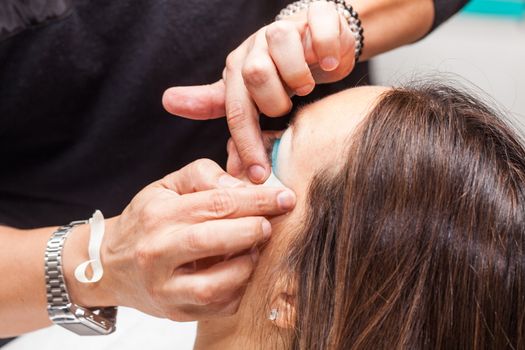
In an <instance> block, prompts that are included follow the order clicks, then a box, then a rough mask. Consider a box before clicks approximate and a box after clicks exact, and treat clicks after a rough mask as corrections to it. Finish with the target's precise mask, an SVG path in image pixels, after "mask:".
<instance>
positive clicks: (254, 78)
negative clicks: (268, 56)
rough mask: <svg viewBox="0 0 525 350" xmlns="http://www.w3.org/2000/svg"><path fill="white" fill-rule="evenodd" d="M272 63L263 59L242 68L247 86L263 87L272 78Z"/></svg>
mask: <svg viewBox="0 0 525 350" xmlns="http://www.w3.org/2000/svg"><path fill="white" fill-rule="evenodd" d="M271 72H272V63H270V62H267V61H266V60H263V59H258V60H254V61H252V62H250V63H247V64H245V65H244V66H243V68H242V76H243V78H244V82H245V83H246V85H250V86H255V87H257V86H261V85H264V84H266V83H267V82H268V81H269V80H270V77H271Z"/></svg>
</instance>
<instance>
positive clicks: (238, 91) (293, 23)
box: [163, 0, 434, 183]
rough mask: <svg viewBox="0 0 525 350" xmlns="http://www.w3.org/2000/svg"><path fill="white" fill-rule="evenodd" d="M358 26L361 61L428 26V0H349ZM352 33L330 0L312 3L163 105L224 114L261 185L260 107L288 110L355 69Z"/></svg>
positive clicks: (184, 112) (197, 115)
mask: <svg viewBox="0 0 525 350" xmlns="http://www.w3.org/2000/svg"><path fill="white" fill-rule="evenodd" d="M351 4H352V6H353V8H354V9H355V10H356V11H357V12H358V14H359V18H360V20H361V22H362V27H363V28H364V36H365V46H364V49H363V52H362V55H361V57H360V60H361V61H364V60H367V59H369V58H371V57H373V56H375V55H378V54H380V53H382V52H386V51H388V50H391V49H393V48H396V47H399V46H402V45H406V44H410V43H412V42H414V41H416V40H418V39H420V38H421V37H423V36H424V35H425V34H426V33H428V31H429V30H430V28H431V26H432V23H433V20H434V4H433V1H432V0H375V1H369V0H354V1H352V2H351ZM354 45H355V42H354V37H353V35H352V34H351V32H350V29H349V26H348V25H347V23H345V22H344V20H343V19H342V17H341V16H340V15H339V14H338V13H337V11H336V9H335V7H334V5H333V3H331V2H323V1H320V2H314V3H312V4H311V5H310V7H309V8H308V10H306V11H303V12H300V13H297V14H296V15H294V16H292V17H289V18H286V19H285V20H281V21H276V22H274V23H272V24H270V25H268V26H265V27H263V28H261V29H260V30H258V31H257V32H256V33H254V34H253V35H252V36H250V37H249V38H248V39H247V40H246V41H244V42H243V43H242V44H241V45H240V46H239V47H238V48H236V49H235V50H233V51H232V52H231V53H230V54H229V55H228V57H227V59H226V67H225V69H224V71H223V77H222V79H221V80H219V81H217V82H216V83H214V84H210V85H201V86H190V87H180V86H179V87H173V88H170V89H168V90H166V92H165V93H164V96H163V105H164V107H165V108H166V110H167V111H168V112H170V113H172V114H175V115H179V116H183V117H187V118H191V119H212V118H220V117H224V116H225V117H226V120H227V122H228V126H229V129H230V132H231V135H232V140H233V144H234V146H235V148H236V152H237V154H238V161H239V166H242V167H243V168H244V169H245V171H246V173H247V175H248V177H249V179H250V180H251V181H252V182H254V183H262V182H263V181H265V180H266V178H267V177H268V176H269V174H270V164H269V163H268V159H267V157H266V153H265V149H264V142H263V140H264V138H263V137H262V132H261V130H260V126H259V113H263V114H265V115H267V116H270V117H278V116H282V115H285V114H287V113H288V112H289V111H290V109H291V107H292V102H291V100H290V97H291V96H293V95H300V96H304V95H308V94H309V93H310V92H311V91H312V90H313V88H314V87H315V85H317V84H323V83H330V82H335V81H339V80H341V79H343V78H345V77H346V76H348V75H349V74H350V73H351V72H352V70H353V69H354V64H355V57H354Z"/></svg>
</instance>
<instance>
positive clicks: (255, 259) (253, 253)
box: [250, 247, 259, 264]
mask: <svg viewBox="0 0 525 350" xmlns="http://www.w3.org/2000/svg"><path fill="white" fill-rule="evenodd" d="M250 257H251V258H252V261H253V263H254V264H257V262H258V261H259V249H257V248H256V247H253V248H252V250H250Z"/></svg>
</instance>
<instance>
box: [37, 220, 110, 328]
mask: <svg viewBox="0 0 525 350" xmlns="http://www.w3.org/2000/svg"><path fill="white" fill-rule="evenodd" d="M87 223H88V221H86V220H83V221H73V222H71V223H70V224H68V225H64V226H61V227H60V228H58V229H57V230H56V231H55V232H54V233H53V235H52V236H51V237H50V238H49V240H48V242H47V247H46V252H45V258H44V261H45V280H46V296H47V312H48V314H49V318H50V319H51V321H53V322H54V323H55V324H57V325H59V326H62V327H64V328H66V329H68V330H70V331H72V332H74V333H77V334H79V335H105V334H109V333H112V332H113V331H114V330H115V323H116V315H117V308H116V307H105V308H92V309H88V308H84V307H82V306H78V305H75V304H73V303H71V300H70V298H69V294H68V292H67V286H66V282H65V280H64V271H63V268H62V250H63V247H64V243H65V241H66V238H67V236H68V234H69V233H70V232H71V230H72V228H73V227H75V226H76V225H81V224H87Z"/></svg>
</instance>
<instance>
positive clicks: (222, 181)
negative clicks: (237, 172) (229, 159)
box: [219, 175, 243, 188]
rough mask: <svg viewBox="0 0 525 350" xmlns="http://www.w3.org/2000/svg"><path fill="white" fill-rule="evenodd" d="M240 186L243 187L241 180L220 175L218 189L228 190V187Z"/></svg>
mask: <svg viewBox="0 0 525 350" xmlns="http://www.w3.org/2000/svg"><path fill="white" fill-rule="evenodd" d="M242 185H243V182H242V181H241V180H239V179H236V178H234V177H233V176H230V175H222V176H221V177H220V178H219V186H220V187H226V188H230V187H240V186H242Z"/></svg>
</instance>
